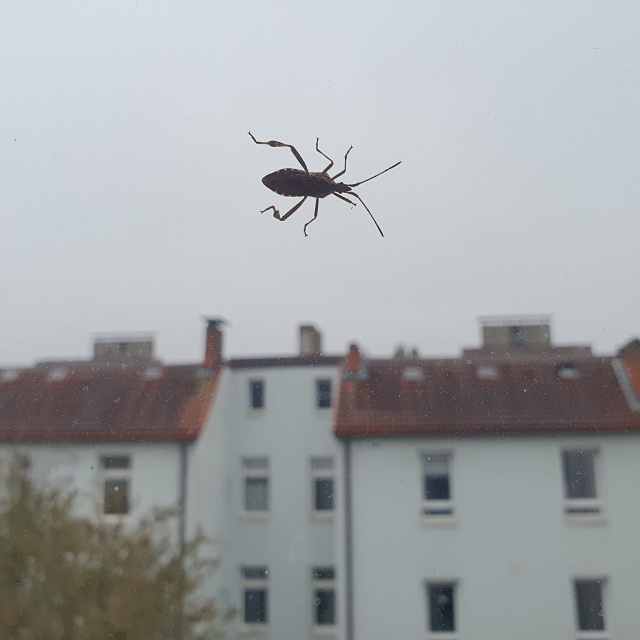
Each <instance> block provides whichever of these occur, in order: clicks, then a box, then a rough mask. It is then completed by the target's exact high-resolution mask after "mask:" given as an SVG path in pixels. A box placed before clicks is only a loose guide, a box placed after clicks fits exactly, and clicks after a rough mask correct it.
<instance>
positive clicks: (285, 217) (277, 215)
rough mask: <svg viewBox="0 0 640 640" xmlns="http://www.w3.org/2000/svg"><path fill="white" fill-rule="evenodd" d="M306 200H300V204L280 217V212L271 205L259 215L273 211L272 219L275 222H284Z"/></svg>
mask: <svg viewBox="0 0 640 640" xmlns="http://www.w3.org/2000/svg"><path fill="white" fill-rule="evenodd" d="M306 199H307V196H305V197H304V198H302V200H300V202H298V204H297V205H295V206H294V207H292V208H291V209H289V211H287V213H285V214H284V215H280V212H279V211H278V210H277V209H276V208H275V207H274V206H273V205H271V206H270V207H267V208H266V209H263V210H262V211H261V212H260V213H265V212H266V211H269V209H273V217H274V218H275V219H276V220H282V221H283V222H284V221H285V220H286V219H287V218H288V217H289V216H291V215H293V214H294V213H295V212H296V211H297V210H298V209H299V208H300V207H301V206H302V203H303V202H304V201H305V200H306Z"/></svg>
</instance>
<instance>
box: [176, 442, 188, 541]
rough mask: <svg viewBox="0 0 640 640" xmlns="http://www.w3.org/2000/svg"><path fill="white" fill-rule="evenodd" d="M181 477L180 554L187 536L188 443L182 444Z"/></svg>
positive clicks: (179, 483)
mask: <svg viewBox="0 0 640 640" xmlns="http://www.w3.org/2000/svg"><path fill="white" fill-rule="evenodd" d="M179 446H180V469H179V474H180V477H179V479H178V486H179V489H178V490H179V492H180V496H179V498H178V500H179V508H180V516H179V517H180V520H179V521H178V544H179V546H180V552H183V551H184V546H185V544H186V536H187V533H186V531H187V468H188V457H187V454H188V450H187V443H186V442H181V443H180V445H179Z"/></svg>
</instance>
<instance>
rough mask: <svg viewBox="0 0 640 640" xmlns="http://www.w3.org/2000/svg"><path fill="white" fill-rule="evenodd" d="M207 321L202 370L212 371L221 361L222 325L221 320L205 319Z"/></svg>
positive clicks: (222, 321)
mask: <svg viewBox="0 0 640 640" xmlns="http://www.w3.org/2000/svg"><path fill="white" fill-rule="evenodd" d="M205 320H206V321H207V339H206V344H205V348H204V368H205V369H213V368H214V367H215V366H216V365H218V364H220V362H221V361H222V328H221V327H222V325H223V324H224V320H222V319H221V318H205Z"/></svg>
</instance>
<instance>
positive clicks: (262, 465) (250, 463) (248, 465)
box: [242, 458, 269, 470]
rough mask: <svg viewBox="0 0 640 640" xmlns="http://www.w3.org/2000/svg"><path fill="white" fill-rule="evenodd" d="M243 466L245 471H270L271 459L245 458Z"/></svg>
mask: <svg viewBox="0 0 640 640" xmlns="http://www.w3.org/2000/svg"><path fill="white" fill-rule="evenodd" d="M242 466H243V467H244V468H245V469H250V470H255V469H260V470H268V469H269V458H243V459H242Z"/></svg>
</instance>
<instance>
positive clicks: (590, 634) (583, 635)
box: [575, 631, 611, 640]
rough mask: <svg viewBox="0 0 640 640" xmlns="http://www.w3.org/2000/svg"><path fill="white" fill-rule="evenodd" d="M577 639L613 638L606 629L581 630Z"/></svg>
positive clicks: (602, 639)
mask: <svg viewBox="0 0 640 640" xmlns="http://www.w3.org/2000/svg"><path fill="white" fill-rule="evenodd" d="M575 640H611V636H610V635H609V633H607V632H606V631H580V632H579V633H578V634H577V635H576V637H575Z"/></svg>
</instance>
